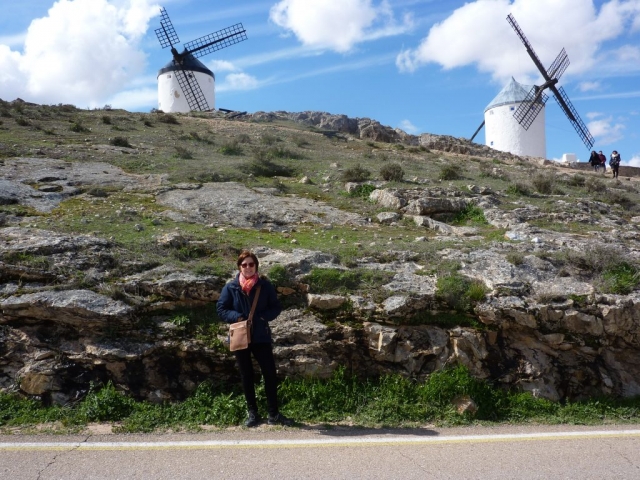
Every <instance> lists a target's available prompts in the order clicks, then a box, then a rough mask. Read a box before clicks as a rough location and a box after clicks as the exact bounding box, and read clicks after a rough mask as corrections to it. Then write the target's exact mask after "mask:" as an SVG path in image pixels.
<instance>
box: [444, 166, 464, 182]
mask: <svg viewBox="0 0 640 480" xmlns="http://www.w3.org/2000/svg"><path fill="white" fill-rule="evenodd" d="M461 178H462V173H461V172H460V165H444V166H443V167H441V168H440V173H439V175H438V179H440V180H459V179H461Z"/></svg>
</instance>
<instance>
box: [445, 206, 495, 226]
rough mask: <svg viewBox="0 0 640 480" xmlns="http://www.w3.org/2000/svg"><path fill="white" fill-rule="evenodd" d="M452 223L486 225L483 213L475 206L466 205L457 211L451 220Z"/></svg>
mask: <svg viewBox="0 0 640 480" xmlns="http://www.w3.org/2000/svg"><path fill="white" fill-rule="evenodd" d="M452 223H453V224H454V225H467V224H476V225H488V224H489V222H487V219H486V218H485V216H484V211H483V210H482V209H481V208H480V207H478V206H476V205H467V206H466V207H465V208H464V209H463V210H461V211H459V212H458V213H457V214H456V216H455V217H454V218H453V221H452Z"/></svg>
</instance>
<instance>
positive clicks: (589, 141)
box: [554, 87, 595, 150]
mask: <svg viewBox="0 0 640 480" xmlns="http://www.w3.org/2000/svg"><path fill="white" fill-rule="evenodd" d="M554 90H555V89H554ZM554 93H555V99H556V101H557V102H558V104H559V105H560V107H561V108H562V111H563V112H564V113H565V115H566V116H567V118H568V119H569V121H570V122H571V125H573V128H574V129H575V130H576V132H577V133H578V135H579V136H580V138H581V139H582V142H583V143H584V144H585V146H586V147H587V149H589V150H590V149H591V147H593V144H594V143H595V139H594V138H593V136H592V135H591V132H589V129H588V128H587V126H586V125H585V124H584V122H583V121H582V119H581V118H580V115H578V112H577V111H576V109H575V108H574V106H573V104H572V103H571V101H570V100H569V97H568V96H567V93H566V92H565V91H564V88H562V87H560V88H558V89H557V93H556V91H554Z"/></svg>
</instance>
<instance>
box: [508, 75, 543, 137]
mask: <svg viewBox="0 0 640 480" xmlns="http://www.w3.org/2000/svg"><path fill="white" fill-rule="evenodd" d="M547 100H549V96H548V95H547V94H546V93H544V91H542V89H540V88H539V87H536V86H535V85H534V86H533V87H531V90H529V93H528V94H527V96H526V97H525V99H524V100H523V101H522V103H521V104H520V105H519V106H518V108H517V109H516V111H515V112H514V113H513V116H514V117H515V119H516V120H517V121H518V123H519V124H520V125H522V128H524V129H525V130H529V127H530V126H531V124H532V123H533V121H534V120H535V119H536V117H537V116H538V114H539V113H540V111H541V110H542V109H543V108H544V105H545V104H546V103H547Z"/></svg>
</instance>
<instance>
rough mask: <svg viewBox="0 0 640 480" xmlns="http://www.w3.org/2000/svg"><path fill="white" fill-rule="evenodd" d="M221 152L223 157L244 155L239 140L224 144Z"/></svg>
mask: <svg viewBox="0 0 640 480" xmlns="http://www.w3.org/2000/svg"><path fill="white" fill-rule="evenodd" d="M219 152H220V153H221V154H223V155H242V148H241V147H240V144H239V143H238V140H229V141H227V142H225V143H224V144H222V146H221V147H220V150H219Z"/></svg>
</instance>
